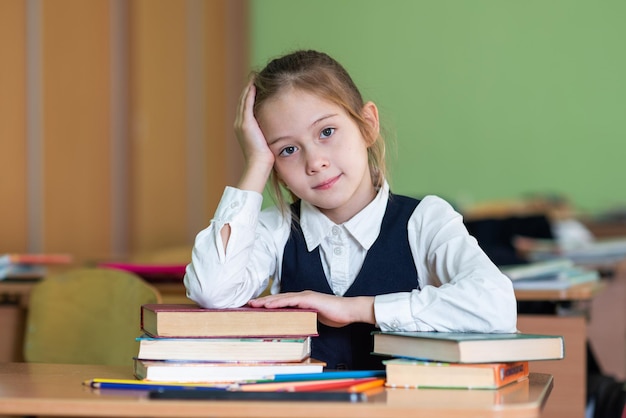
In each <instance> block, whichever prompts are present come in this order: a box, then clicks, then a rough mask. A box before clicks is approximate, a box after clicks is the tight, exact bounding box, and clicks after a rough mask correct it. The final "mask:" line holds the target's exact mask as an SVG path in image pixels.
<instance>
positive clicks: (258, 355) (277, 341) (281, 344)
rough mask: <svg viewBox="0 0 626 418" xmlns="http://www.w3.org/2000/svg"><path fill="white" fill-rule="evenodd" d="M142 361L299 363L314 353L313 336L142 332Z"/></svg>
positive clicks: (140, 342) (140, 343) (140, 348)
mask: <svg viewBox="0 0 626 418" xmlns="http://www.w3.org/2000/svg"><path fill="white" fill-rule="evenodd" d="M137 341H139V354H138V356H137V357H139V358H140V359H142V360H195V361H215V362H274V361H275V362H298V361H302V360H304V359H306V358H308V357H309V356H310V354H311V337H303V338H154V337H150V336H148V335H142V336H141V337H138V338H137Z"/></svg>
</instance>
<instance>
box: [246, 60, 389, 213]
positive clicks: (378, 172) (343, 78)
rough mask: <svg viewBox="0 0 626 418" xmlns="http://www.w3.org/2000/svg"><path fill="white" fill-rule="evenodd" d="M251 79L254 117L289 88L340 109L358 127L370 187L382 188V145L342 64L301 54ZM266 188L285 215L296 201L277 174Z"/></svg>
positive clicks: (381, 140) (359, 95) (262, 71)
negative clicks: (367, 166)
mask: <svg viewBox="0 0 626 418" xmlns="http://www.w3.org/2000/svg"><path fill="white" fill-rule="evenodd" d="M253 76H254V85H255V87H256V98H255V103H254V113H255V115H256V114H257V113H258V110H259V109H260V108H261V106H263V104H264V103H265V102H266V101H267V100H269V99H270V98H272V97H273V96H275V95H276V94H278V93H279V92H281V91H282V90H283V89H286V88H289V87H291V88H296V89H299V90H302V91H306V92H308V93H312V94H315V95H317V96H318V97H320V98H322V99H325V100H328V101H330V102H332V103H334V104H336V105H338V106H339V107H341V108H342V109H343V110H344V111H345V112H346V113H347V114H348V116H350V117H351V118H352V120H353V121H354V122H355V123H356V125H357V126H358V127H359V130H360V131H361V134H362V135H363V138H365V141H366V143H367V145H368V151H367V155H368V164H369V168H370V172H371V175H372V184H373V185H374V187H376V188H379V187H381V186H382V185H383V182H384V181H385V177H386V174H387V173H386V171H387V170H386V164H385V141H384V139H383V138H382V136H381V135H380V134H379V133H378V131H375V130H374V129H372V126H371V125H370V124H369V123H368V122H367V121H366V120H365V119H364V118H363V115H362V110H363V107H364V106H365V103H364V102H363V98H362V96H361V93H360V91H359V89H358V88H357V87H356V85H355V84H354V82H353V81H352V78H351V77H350V75H349V74H348V72H347V71H346V70H345V68H343V66H342V65H341V64H339V63H338V62H337V61H335V60H334V59H333V58H331V57H330V56H328V55H327V54H325V53H322V52H318V51H312V50H301V51H295V52H292V53H290V54H287V55H284V56H282V57H280V58H276V59H274V60H272V61H270V62H269V64H267V66H266V67H265V68H264V69H262V70H261V71H259V72H257V73H254V74H253ZM268 188H269V192H270V193H271V195H272V198H273V199H274V201H275V202H276V205H277V206H278V207H279V208H280V210H281V211H282V212H283V213H285V212H286V211H288V205H289V203H291V202H295V201H297V200H299V198H298V197H297V196H295V195H294V194H293V193H291V191H288V190H286V189H285V188H284V187H283V186H282V185H281V182H280V180H279V178H278V175H277V173H276V170H272V174H271V176H270V182H269V187H268ZM286 195H289V196H290V198H291V202H287V199H286Z"/></svg>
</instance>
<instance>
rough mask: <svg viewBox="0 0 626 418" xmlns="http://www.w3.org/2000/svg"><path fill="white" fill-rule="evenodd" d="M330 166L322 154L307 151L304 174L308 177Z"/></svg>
mask: <svg viewBox="0 0 626 418" xmlns="http://www.w3.org/2000/svg"><path fill="white" fill-rule="evenodd" d="M329 165H330V163H329V160H328V158H326V155H325V154H324V153H323V152H320V151H315V150H314V151H308V152H307V154H306V172H307V174H308V175H313V174H316V173H318V172H320V171H322V170H324V169H326V168H328V166H329Z"/></svg>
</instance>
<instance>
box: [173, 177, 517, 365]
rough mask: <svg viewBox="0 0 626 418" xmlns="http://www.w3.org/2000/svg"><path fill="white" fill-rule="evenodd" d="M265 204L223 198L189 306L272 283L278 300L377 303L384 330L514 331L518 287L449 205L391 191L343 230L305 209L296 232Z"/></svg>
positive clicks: (197, 256) (236, 195)
mask: <svg viewBox="0 0 626 418" xmlns="http://www.w3.org/2000/svg"><path fill="white" fill-rule="evenodd" d="M390 202H391V203H390ZM394 202H395V203H394ZM261 203H262V196H261V195H260V194H259V193H256V192H250V191H243V190H239V189H236V188H232V187H227V188H226V189H225V191H224V194H223V196H222V199H221V201H220V204H219V205H218V208H217V210H216V213H215V216H214V218H213V219H212V220H211V224H210V225H209V227H207V228H206V229H205V230H203V231H201V232H200V233H199V234H198V236H197V237H196V241H195V244H194V249H193V253H192V262H191V263H190V264H189V265H188V266H187V271H186V275H185V279H184V283H185V286H186V288H187V295H188V297H189V298H191V299H192V300H194V301H195V302H197V303H198V304H200V305H202V306H205V307H212V308H224V307H235V306H242V305H244V304H246V303H247V301H248V300H250V299H251V298H254V297H256V296H258V295H259V294H260V293H261V292H262V291H263V290H264V289H265V288H266V287H267V285H268V283H269V280H270V278H273V282H272V292H273V293H277V292H281V291H288V290H302V289H305V288H307V286H309V284H310V283H308V282H306V281H313V282H314V283H315V287H314V289H312V290H317V291H323V292H325V293H332V294H335V295H337V296H345V297H348V296H358V295H371V296H375V299H374V313H375V316H376V321H377V324H376V327H377V328H378V329H381V330H405V331H434V330H436V331H460V332H467V331H475V332H515V331H516V316H517V312H516V302H515V296H514V293H513V287H512V284H511V281H510V280H509V279H508V278H507V277H506V276H504V275H503V274H502V273H501V272H500V271H499V269H498V268H497V267H496V266H495V265H494V264H493V263H492V262H491V260H490V259H489V258H488V257H487V256H486V255H485V253H484V252H483V251H482V250H481V249H480V247H479V246H478V244H477V242H476V240H475V239H474V238H473V237H471V236H470V235H469V234H468V232H467V230H466V229H465V226H464V225H463V222H462V217H461V215H460V214H458V213H457V212H456V211H454V209H453V208H452V207H451V206H450V205H449V204H448V203H447V202H445V201H444V200H443V199H441V198H439V197H436V196H426V197H424V198H423V199H421V201H419V202H418V201H417V200H415V199H410V198H406V197H403V196H398V195H391V198H390V193H389V187H388V185H387V183H385V184H384V185H383V187H381V189H380V190H379V191H378V193H377V195H376V197H375V199H374V200H373V201H372V202H371V203H370V204H369V205H367V206H366V207H365V208H364V209H363V210H361V212H359V213H358V214H356V215H355V216H354V217H353V218H351V219H350V220H348V221H347V222H345V223H343V224H341V225H335V224H334V223H333V222H332V221H330V219H328V218H327V217H326V216H324V215H323V214H322V213H321V212H320V211H319V210H318V209H317V208H315V207H313V206H312V205H310V204H308V203H307V202H301V205H300V208H299V211H300V216H299V222H298V223H297V224H296V228H292V216H291V214H290V213H288V214H286V216H283V215H282V214H281V213H280V211H279V210H278V209H277V208H274V207H271V208H268V209H265V210H261ZM396 203H397V205H396ZM388 208H389V209H390V212H389V216H388V217H386V216H385V213H386V212H387V210H388ZM392 221H393V222H392ZM225 224H229V225H230V228H231V234H230V238H229V241H228V248H227V249H226V250H224V246H223V243H222V241H221V236H220V233H219V231H220V230H221V228H222V227H223V226H224V225H225ZM294 231H298V232H297V234H296V233H294ZM292 233H293V234H292ZM292 235H293V237H292V239H291V241H290V237H291V236H292ZM391 256H394V257H395V258H394V260H395V261H391V258H389V257H391ZM294 260H299V261H297V262H295V261H294ZM385 261H388V262H387V263H386V264H385ZM294 262H295V263H296V264H294ZM302 263H304V264H302ZM398 271H400V273H398ZM307 272H309V273H307ZM392 272H393V274H392ZM301 273H305V274H304V275H302V274H301ZM303 278H304V279H303ZM301 280H306V281H301ZM339 330H341V328H340V329H339ZM359 358H360V357H359ZM322 360H325V359H322ZM333 361H334V360H333ZM341 361H343V360H341ZM359 362H360V361H358V362H357V363H359ZM337 364H343V363H341V362H339V361H338V363H337ZM345 366H346V367H357V368H358V367H359V365H358V364H356V365H355V364H346V365H345Z"/></svg>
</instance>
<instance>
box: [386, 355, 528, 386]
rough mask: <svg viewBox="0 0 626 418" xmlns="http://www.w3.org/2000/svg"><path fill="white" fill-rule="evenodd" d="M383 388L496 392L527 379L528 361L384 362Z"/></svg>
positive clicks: (399, 360)
mask: <svg viewBox="0 0 626 418" xmlns="http://www.w3.org/2000/svg"><path fill="white" fill-rule="evenodd" d="M384 364H385V370H386V371H387V383H386V385H387V386H390V387H405V388H424V387H431V388H451V389H497V388H500V387H502V386H505V385H508V384H510V383H513V382H517V381H519V380H521V379H526V378H528V370H529V369H528V362H527V361H519V362H510V363H475V364H463V363H441V362H433V361H421V360H410V359H401V358H397V359H392V360H387V361H385V362H384Z"/></svg>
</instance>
